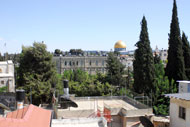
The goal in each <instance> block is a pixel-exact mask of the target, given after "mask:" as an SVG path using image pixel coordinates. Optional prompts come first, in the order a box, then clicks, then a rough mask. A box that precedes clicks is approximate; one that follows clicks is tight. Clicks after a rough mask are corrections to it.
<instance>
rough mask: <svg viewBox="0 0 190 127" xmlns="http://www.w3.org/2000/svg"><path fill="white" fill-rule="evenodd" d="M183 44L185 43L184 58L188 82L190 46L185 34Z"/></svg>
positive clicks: (189, 78) (189, 75) (189, 76)
mask: <svg viewBox="0 0 190 127" xmlns="http://www.w3.org/2000/svg"><path fill="white" fill-rule="evenodd" d="M182 42H183V56H184V63H185V72H186V76H187V78H188V80H190V46H189V41H188V39H187V36H186V35H185V33H184V32H183V34H182Z"/></svg>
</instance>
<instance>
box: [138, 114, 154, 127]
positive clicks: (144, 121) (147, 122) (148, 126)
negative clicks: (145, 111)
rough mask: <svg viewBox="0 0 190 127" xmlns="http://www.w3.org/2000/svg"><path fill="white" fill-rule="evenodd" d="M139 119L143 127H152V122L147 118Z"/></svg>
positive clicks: (141, 117)
mask: <svg viewBox="0 0 190 127" xmlns="http://www.w3.org/2000/svg"><path fill="white" fill-rule="evenodd" d="M139 119H140V121H141V123H142V125H143V126H144V127H154V125H153V124H152V122H151V121H150V120H149V119H148V118H147V117H145V116H140V117H139Z"/></svg>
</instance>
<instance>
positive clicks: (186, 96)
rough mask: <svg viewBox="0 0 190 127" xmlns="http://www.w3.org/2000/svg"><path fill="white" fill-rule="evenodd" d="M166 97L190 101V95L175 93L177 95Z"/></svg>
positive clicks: (167, 95)
mask: <svg viewBox="0 0 190 127" xmlns="http://www.w3.org/2000/svg"><path fill="white" fill-rule="evenodd" d="M165 96H166V97H170V98H176V99H183V100H186V101H190V93H175V94H165Z"/></svg>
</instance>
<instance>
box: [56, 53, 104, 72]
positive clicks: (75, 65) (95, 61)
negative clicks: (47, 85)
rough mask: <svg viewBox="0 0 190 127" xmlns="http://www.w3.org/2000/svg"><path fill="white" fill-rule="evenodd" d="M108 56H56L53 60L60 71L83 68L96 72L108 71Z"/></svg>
mask: <svg viewBox="0 0 190 127" xmlns="http://www.w3.org/2000/svg"><path fill="white" fill-rule="evenodd" d="M106 59H107V56H56V57H53V61H54V62H55V63H56V68H57V71H58V73H60V74H62V73H63V72H64V71H65V70H76V69H81V70H83V71H86V72H88V73H89V74H96V72H101V73H106Z"/></svg>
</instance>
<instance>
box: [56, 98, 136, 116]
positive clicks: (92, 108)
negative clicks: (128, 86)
mask: <svg viewBox="0 0 190 127" xmlns="http://www.w3.org/2000/svg"><path fill="white" fill-rule="evenodd" d="M73 101H74V102H75V103H76V104H77V105H78V108H73V107H70V108H68V109H58V118H78V117H89V116H90V115H93V113H95V112H97V110H99V111H101V112H103V111H104V107H106V108H108V109H110V111H111V115H117V114H118V113H119V112H120V110H121V109H125V110H127V111H129V110H138V108H136V107H134V106H133V105H131V104H129V103H127V102H125V101H124V100H122V99H112V100H104V99H94V100H93V99H89V100H88V99H83V100H81V99H79V100H77V99H74V100H73Z"/></svg>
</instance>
